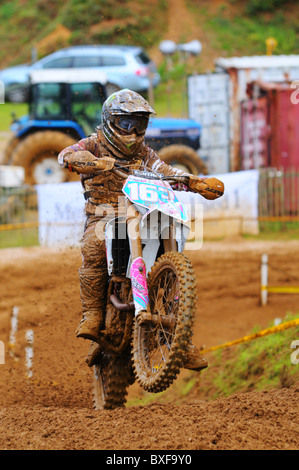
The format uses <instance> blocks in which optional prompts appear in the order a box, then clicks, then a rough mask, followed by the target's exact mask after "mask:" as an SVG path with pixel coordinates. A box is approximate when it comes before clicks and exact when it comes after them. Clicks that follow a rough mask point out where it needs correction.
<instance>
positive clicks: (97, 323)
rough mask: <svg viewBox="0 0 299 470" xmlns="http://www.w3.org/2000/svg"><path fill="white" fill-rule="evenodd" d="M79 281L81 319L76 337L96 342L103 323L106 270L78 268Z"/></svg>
mask: <svg viewBox="0 0 299 470" xmlns="http://www.w3.org/2000/svg"><path fill="white" fill-rule="evenodd" d="M79 279H80V294H81V303H82V311H83V318H82V320H81V322H80V324H79V327H78V329H77V331H76V336H77V337H78V338H84V339H89V340H91V341H95V342H96V341H97V340H98V339H99V331H100V330H101V328H102V326H103V323H104V311H105V300H106V299H105V292H106V283H107V279H108V274H107V270H106V269H95V268H80V270H79Z"/></svg>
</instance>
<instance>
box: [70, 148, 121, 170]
mask: <svg viewBox="0 0 299 470" xmlns="http://www.w3.org/2000/svg"><path fill="white" fill-rule="evenodd" d="M64 162H65V163H66V166H67V167H68V168H69V169H70V170H71V171H76V172H77V173H82V174H90V173H96V171H97V170H101V171H108V170H112V168H113V166H114V163H115V159H114V158H110V157H102V158H97V157H95V156H94V155H93V154H92V153H90V152H88V151H86V150H82V151H79V152H73V153H71V154H68V155H66V156H65V157H64Z"/></svg>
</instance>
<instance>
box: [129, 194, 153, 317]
mask: <svg viewBox="0 0 299 470" xmlns="http://www.w3.org/2000/svg"><path fill="white" fill-rule="evenodd" d="M126 212H127V231H128V237H129V241H130V248H131V258H132V263H131V269H130V278H131V284H132V293H133V300H134V305H135V316H136V318H138V317H143V318H144V319H146V318H149V319H150V315H151V313H150V307H149V296H148V288H147V279H146V267H145V263H144V261H143V258H142V243H141V236H140V219H141V214H140V212H138V211H137V210H136V208H135V207H134V204H133V203H132V202H131V201H130V200H129V199H127V200H126Z"/></svg>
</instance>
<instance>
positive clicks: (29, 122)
mask: <svg viewBox="0 0 299 470" xmlns="http://www.w3.org/2000/svg"><path fill="white" fill-rule="evenodd" d="M105 99H106V88H105V76H104V75H103V74H102V73H101V72H98V71H91V70H89V69H81V70H77V71H76V72H74V71H73V70H72V71H70V70H62V69H56V70H37V71H35V72H33V73H32V74H31V86H30V93H29V114H28V115H27V116H23V117H22V118H20V119H18V120H14V122H13V124H12V127H11V129H12V131H13V137H12V139H11V140H10V142H9V143H8V145H7V147H6V149H5V151H4V155H3V161H2V163H3V164H8V165H18V166H22V167H24V169H25V182H26V183H27V184H44V183H61V182H65V181H70V180H71V179H74V178H77V175H76V176H73V173H69V174H68V172H66V171H64V170H63V169H62V168H60V167H59V165H58V163H57V155H58V153H59V152H60V151H61V150H62V149H64V148H65V147H67V146H69V145H72V144H73V143H74V142H77V141H78V140H80V139H82V138H84V137H86V136H88V135H90V134H91V133H92V132H94V129H95V127H96V126H97V125H99V123H100V122H101V104H103V102H104V100H105ZM200 131H201V126H200V125H199V124H198V123H197V122H195V121H193V120H189V119H168V118H165V119H164V118H153V119H151V121H150V124H149V127H148V130H147V133H146V143H147V144H148V145H149V146H150V147H152V148H153V149H154V150H156V152H157V153H158V155H159V156H160V158H161V159H162V160H164V161H165V162H166V163H169V164H171V165H173V166H177V167H180V168H183V169H185V170H186V171H188V172H189V173H192V174H206V173H207V169H206V166H205V164H204V163H203V161H202V160H201V159H200V157H199V154H198V149H199V147H200Z"/></svg>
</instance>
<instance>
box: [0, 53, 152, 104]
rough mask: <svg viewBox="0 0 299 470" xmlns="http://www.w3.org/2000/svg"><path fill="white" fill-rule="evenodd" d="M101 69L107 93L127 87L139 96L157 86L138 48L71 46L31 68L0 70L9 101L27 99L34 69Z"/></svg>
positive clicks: (146, 61)
mask: <svg viewBox="0 0 299 470" xmlns="http://www.w3.org/2000/svg"><path fill="white" fill-rule="evenodd" d="M87 67H90V68H100V69H101V70H102V71H103V72H105V74H106V77H107V82H108V84H107V92H108V94H110V93H112V92H114V91H117V90H120V89H122V88H129V89H131V90H133V91H137V92H139V93H142V92H145V91H147V90H149V88H150V87H151V86H152V87H156V86H157V85H158V83H159V82H160V75H159V73H158V72H157V68H156V65H155V64H154V62H153V61H152V60H151V59H150V58H149V57H148V55H147V53H146V52H145V50H144V49H143V48H141V47H137V46H114V45H100V46H98V45H89V46H72V47H68V48H65V49H61V50H59V51H57V52H54V53H53V54H50V55H48V56H46V57H44V58H43V59H41V60H39V61H37V62H35V63H34V64H32V65H26V64H25V65H20V66H15V67H9V68H7V69H4V70H2V71H0V80H1V81H2V82H3V83H4V86H5V95H6V99H7V100H8V101H12V102H15V103H16V102H23V101H26V99H27V90H28V82H29V74H30V72H31V71H32V70H37V69H57V68H87Z"/></svg>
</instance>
